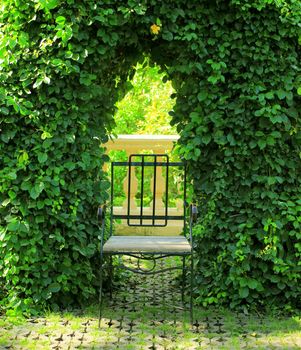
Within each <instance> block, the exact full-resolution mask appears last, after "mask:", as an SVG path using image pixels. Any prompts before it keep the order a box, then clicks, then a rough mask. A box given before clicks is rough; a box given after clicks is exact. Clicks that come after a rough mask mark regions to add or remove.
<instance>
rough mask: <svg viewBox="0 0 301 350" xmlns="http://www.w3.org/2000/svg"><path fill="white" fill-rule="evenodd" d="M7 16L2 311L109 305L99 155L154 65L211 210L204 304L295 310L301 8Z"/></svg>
mask: <svg viewBox="0 0 301 350" xmlns="http://www.w3.org/2000/svg"><path fill="white" fill-rule="evenodd" d="M1 6H2V10H1V14H0V23H1V27H0V38H1V39H0V40H1V42H0V63H1V67H0V81H1V86H0V97H1V98H0V130H1V144H0V153H1V158H0V164H1V170H0V172H1V177H0V186H1V187H0V201H1V206H0V276H1V277H0V284H1V285H2V287H3V288H4V291H5V296H4V299H3V304H4V303H5V305H6V306H7V307H10V308H19V309H21V310H28V309H32V308H37V307H38V306H39V307H41V306H42V307H43V306H45V305H46V304H49V303H51V304H52V305H67V304H68V305H70V303H74V302H84V301H85V300H87V299H88V298H89V297H91V296H93V295H95V276H97V269H98V266H97V248H98V238H97V235H98V230H97V225H96V221H95V211H96V208H97V206H98V204H100V203H103V202H104V201H105V200H106V199H107V188H108V182H107V180H106V178H105V175H104V173H103V171H102V166H103V163H104V161H106V156H105V155H104V149H103V148H101V147H99V144H100V143H101V144H104V143H105V142H106V140H107V134H108V133H109V132H110V130H111V128H112V127H113V125H114V120H113V116H114V113H115V107H114V104H115V102H116V101H117V100H118V99H120V98H121V97H122V95H123V94H124V93H125V92H126V88H127V85H126V78H127V76H129V75H132V74H133V73H134V70H133V67H134V66H135V64H136V63H137V61H139V60H141V59H143V57H144V55H149V56H150V58H151V60H152V61H153V62H156V63H157V64H159V65H161V67H162V69H163V70H165V71H166V72H167V75H168V77H169V79H170V80H171V81H172V83H173V86H174V88H175V90H176V94H175V95H174V96H173V97H174V98H176V105H175V108H174V111H173V112H172V116H173V124H176V125H177V128H178V131H179V133H180V135H181V139H180V141H179V145H180V149H181V154H182V156H183V158H185V159H186V160H187V161H188V164H189V172H190V176H191V179H192V180H193V184H194V189H195V194H196V199H197V201H198V202H199V205H200V207H201V216H200V220H199V224H198V226H197V227H196V230H195V235H196V241H197V247H196V249H197V252H198V256H197V272H198V277H197V288H196V294H197V295H198V299H197V300H198V301H199V302H202V303H204V304H208V303H227V304H229V303H230V304H231V305H232V306H236V305H239V304H242V303H254V302H259V303H260V302H266V301H269V302H274V301H276V300H277V299H279V300H281V303H282V304H287V305H289V304H296V302H298V300H299V299H298V298H300V291H301V283H300V282H301V281H300V269H301V265H300V254H301V243H300V237H301V233H300V222H301V219H300V211H301V196H300V192H301V190H300V181H301V165H300V118H299V111H300V103H301V100H300V97H299V96H298V94H297V91H298V88H299V86H300V85H301V84H300V81H301V76H300V47H299V43H298V39H299V35H300V26H299V23H300V13H301V6H300V5H299V2H298V1H295V0H291V1H286V2H284V1H281V0H280V1H276V0H274V1H273V0H269V1H264V0H257V1H246V0H241V1H238V0H232V1H220V0H215V1H214V0H210V1H209V0H208V1H205V0H202V1H196V0H195V1H193V0H189V1H188V0H173V1H171V0H170V1H167V0H166V1H164V2H162V1H156V0H140V1H138V0H128V1H113V0H102V1H101V0H95V1H88V0H87V1H75V0H67V1H60V0H48V1H46V0H35V1H32V2H24V1H21V0H14V1H10V0H4V1H2V5H1ZM299 92H300V89H299Z"/></svg>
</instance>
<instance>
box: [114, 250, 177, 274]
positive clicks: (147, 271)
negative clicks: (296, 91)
mask: <svg viewBox="0 0 301 350" xmlns="http://www.w3.org/2000/svg"><path fill="white" fill-rule="evenodd" d="M126 255H127V256H130V257H133V258H135V259H137V268H132V267H129V266H127V265H125V264H124V263H120V264H119V266H118V267H119V268H122V269H124V270H128V271H131V272H135V273H140V274H143V275H152V274H157V273H162V272H166V271H172V270H181V269H182V268H181V267H168V268H164V269H158V270H155V268H156V266H157V262H156V260H157V259H160V258H163V257H166V256H169V255H159V256H151V257H150V256H149V255H144V254H139V255H138V254H137V255H136V254H126ZM141 260H147V261H152V262H153V266H151V267H150V268H143V267H142V266H141Z"/></svg>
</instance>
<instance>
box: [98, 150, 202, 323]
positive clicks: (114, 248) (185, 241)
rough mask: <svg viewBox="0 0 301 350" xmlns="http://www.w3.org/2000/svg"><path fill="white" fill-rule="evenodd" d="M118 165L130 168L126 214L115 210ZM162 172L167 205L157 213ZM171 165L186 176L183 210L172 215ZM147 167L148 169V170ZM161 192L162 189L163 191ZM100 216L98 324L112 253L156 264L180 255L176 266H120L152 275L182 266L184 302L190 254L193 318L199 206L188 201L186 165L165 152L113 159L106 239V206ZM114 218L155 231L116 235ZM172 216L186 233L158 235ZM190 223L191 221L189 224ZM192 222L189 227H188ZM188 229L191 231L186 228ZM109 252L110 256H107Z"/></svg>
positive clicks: (111, 271) (102, 208)
mask: <svg viewBox="0 0 301 350" xmlns="http://www.w3.org/2000/svg"><path fill="white" fill-rule="evenodd" d="M116 167H126V168H127V171H128V181H127V189H128V194H127V213H126V214H116V213H114V206H113V204H114V190H115V186H114V172H115V169H116ZM160 167H161V169H160V172H161V174H162V171H163V169H164V171H165V191H164V199H163V201H162V200H161V204H162V203H163V202H164V204H165V208H163V212H162V208H161V210H160V211H161V212H159V213H158V210H157V208H156V204H157V202H158V201H159V200H160V199H158V198H157V197H158V196H157V194H158V193H157V174H158V172H159V168H160ZM171 168H178V169H180V170H181V173H182V179H183V191H182V192H183V193H182V195H181V197H182V199H183V212H182V214H181V215H169V212H168V203H169V176H170V172H171ZM133 169H136V171H137V169H139V170H140V177H141V179H140V206H139V207H138V213H137V210H136V212H133V208H132V203H131V198H132V199H133V194H132V192H133V191H132V186H133V185H132V180H131V179H132V177H133V176H134V175H135V174H134V175H133V171H135V170H133ZM146 169H148V170H146ZM149 169H152V171H151V173H152V179H153V181H152V183H151V185H150V186H149V187H152V204H151V207H150V209H151V213H145V211H146V210H145V208H144V206H143V203H144V195H145V191H146V184H145V180H146V179H145V174H146V172H147V173H150V170H149ZM161 195H162V192H161ZM188 210H189V211H190V215H189V222H188V223H187V211H188ZM98 218H99V220H100V222H101V241H100V266H101V267H100V290H99V327H100V323H101V318H102V306H103V305H102V304H103V288H102V284H103V270H104V268H106V267H107V266H108V268H109V280H110V297H111V298H112V273H113V266H112V256H115V255H118V256H121V255H126V256H131V257H134V258H137V259H138V262H139V260H140V259H144V260H152V261H153V262H154V267H155V265H156V260H157V259H162V258H166V257H170V256H180V257H182V266H180V267H179V266H174V267H169V268H164V269H161V270H156V269H154V267H153V268H151V269H148V270H146V269H142V268H141V267H140V264H139V263H138V267H137V268H136V269H133V268H130V267H129V266H125V265H124V264H122V265H119V266H117V267H121V268H124V269H127V270H130V271H132V272H136V273H140V274H145V275H152V274H156V273H160V272H163V271H167V270H171V269H182V291H181V293H182V302H184V288H185V282H186V271H187V266H186V262H185V260H186V258H187V257H188V256H189V257H190V303H189V309H190V321H191V323H192V322H193V297H192V292H193V278H194V272H193V241H192V225H193V223H194V222H195V221H196V218H197V207H196V206H195V205H194V204H191V205H188V204H187V202H186V167H185V164H184V163H182V162H171V161H170V160H169V157H168V155H166V154H163V155H162V154H153V155H149V154H133V155H131V156H130V157H129V160H128V161H127V162H112V163H111V203H110V231H109V238H108V239H107V240H106V242H105V237H104V236H105V207H104V206H103V207H100V208H98ZM115 219H122V220H126V223H127V225H128V226H129V227H132V229H133V231H134V228H135V229H137V227H140V228H145V227H147V228H148V229H151V230H152V232H151V233H150V235H147V236H137V235H134V236H133V235H126V236H121V235H119V236H118V235H113V222H114V220H115ZM171 220H181V221H182V223H183V231H182V232H183V234H184V235H177V236H176V235H173V236H158V235H155V233H154V232H155V230H156V229H158V228H159V227H165V226H167V225H168V223H169V222H170V221H171ZM187 224H188V225H187ZM187 226H189V227H187ZM188 229H189V232H187V231H188ZM152 233H154V234H152ZM105 256H107V257H108V259H104V257H105Z"/></svg>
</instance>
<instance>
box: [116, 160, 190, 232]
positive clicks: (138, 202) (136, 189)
mask: <svg viewBox="0 0 301 350" xmlns="http://www.w3.org/2000/svg"><path fill="white" fill-rule="evenodd" d="M117 167H118V168H120V167H122V168H126V171H127V177H126V183H124V189H125V190H126V191H125V192H126V195H127V198H126V201H127V202H126V213H120V212H117V213H116V212H115V211H114V197H115V187H116V183H115V181H116V182H117V181H122V179H120V178H119V179H116V176H115V172H116V168H117ZM175 174H176V175H175ZM175 176H177V179H178V182H179V181H180V182H181V183H182V186H181V190H180V188H179V186H178V185H179V184H178V183H177V184H174V182H173V184H174V185H173V186H171V185H170V183H171V177H175ZM119 187H120V186H119ZM175 192H177V196H179V195H180V198H178V201H180V202H181V203H180V207H181V208H182V209H181V211H182V212H181V213H179V210H177V211H175V210H170V208H169V202H170V198H171V197H174V196H175ZM185 203H186V168H185V165H184V163H183V162H173V161H170V159H169V156H168V155H167V154H132V155H130V156H129V159H128V161H127V162H114V161H113V162H112V163H111V232H112V224H113V220H114V219H121V220H123V221H126V223H127V226H135V227H150V228H151V227H165V226H167V224H168V222H170V221H176V220H180V221H182V222H183V229H184V233H186V217H185V212H186V206H185ZM178 207H179V205H178Z"/></svg>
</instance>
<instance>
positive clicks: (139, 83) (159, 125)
mask: <svg viewBox="0 0 301 350" xmlns="http://www.w3.org/2000/svg"><path fill="white" fill-rule="evenodd" d="M135 69H136V72H135V75H134V77H133V78H132V79H130V78H128V86H129V87H130V90H129V91H128V93H127V94H126V95H125V96H124V98H123V99H122V100H120V101H118V102H117V104H116V107H117V108H118V111H117V113H116V115H115V122H116V127H115V128H114V133H115V134H165V135H166V134H167V135H170V134H176V129H175V128H174V127H172V126H171V125H170V121H171V116H170V115H169V114H168V112H170V111H171V110H172V109H173V106H174V104H175V100H173V99H172V98H171V97H173V94H174V89H173V87H172V85H171V82H170V81H169V80H168V81H167V79H166V74H165V73H164V72H162V71H161V70H160V67H159V66H158V65H153V64H151V63H150V61H149V59H148V58H145V61H144V62H143V63H138V64H137V66H136V68H135Z"/></svg>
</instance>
